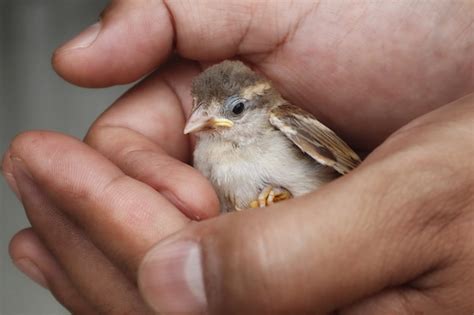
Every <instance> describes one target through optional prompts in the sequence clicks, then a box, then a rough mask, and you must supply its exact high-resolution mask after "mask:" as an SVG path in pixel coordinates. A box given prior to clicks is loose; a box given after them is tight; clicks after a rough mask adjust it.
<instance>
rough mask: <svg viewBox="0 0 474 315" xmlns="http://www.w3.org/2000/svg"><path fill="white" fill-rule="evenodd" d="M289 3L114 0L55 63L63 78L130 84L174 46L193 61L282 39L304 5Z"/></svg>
mask: <svg viewBox="0 0 474 315" xmlns="http://www.w3.org/2000/svg"><path fill="white" fill-rule="evenodd" d="M288 7H289V4H288V5H287V4H284V3H281V5H279V6H276V7H274V8H273V10H269V9H268V5H267V4H265V3H264V2H260V1H244V2H242V1H236V0H232V1H216V0H214V1H202V2H201V1H200V2H195V1H146V0H139V1H137V0H116V1H113V2H112V3H111V4H110V5H109V6H108V7H107V8H106V9H105V10H104V12H103V13H102V15H101V20H100V22H99V23H98V24H95V25H93V26H92V27H90V28H88V29H87V30H85V31H84V32H83V33H81V34H80V35H79V36H78V37H76V38H75V39H73V40H72V41H70V42H69V43H67V44H65V45H64V46H62V47H60V48H59V49H58V50H57V51H56V52H55V54H54V56H53V66H54V68H55V69H56V71H57V72H58V73H59V74H60V75H61V76H63V77H64V78H65V79H66V80H69V81H71V82H73V83H75V84H78V85H82V86H89V87H92V86H94V87H100V86H109V85H114V84H122V83H127V82H132V81H135V80H137V79H138V78H140V77H142V76H143V75H145V74H146V73H149V72H151V70H153V69H154V68H156V67H157V66H158V65H159V64H160V63H162V62H163V61H164V59H165V58H166V57H167V56H168V54H169V53H170V52H171V51H172V49H173V45H175V46H176V48H177V50H178V52H179V53H180V54H181V55H183V56H185V57H188V58H190V59H194V60H196V59H206V60H216V59H225V58H227V57H231V56H233V55H235V54H238V53H260V52H261V53H265V52H268V51H269V50H272V48H274V47H275V46H277V45H278V43H279V42H281V41H282V39H283V38H284V37H285V35H286V34H287V32H288V30H289V29H290V27H289V26H288V25H287V24H290V23H291V22H290V21H293V23H296V22H297V19H296V18H294V19H292V17H293V14H294V15H298V14H300V15H302V12H303V11H304V10H303V9H304V8H301V7H303V5H293V7H292V10H291V11H288V10H287V9H288ZM274 10H276V11H278V12H276V15H275V16H278V13H279V12H285V13H287V14H282V15H280V18H279V19H278V20H275V18H274V16H273V13H274ZM288 12H291V13H292V14H291V15H290V14H288ZM270 15H271V16H270ZM264 21H265V23H263V22H264ZM269 25H271V26H272V27H270V26H269ZM268 30H271V31H268Z"/></svg>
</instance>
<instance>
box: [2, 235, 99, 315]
mask: <svg viewBox="0 0 474 315" xmlns="http://www.w3.org/2000/svg"><path fill="white" fill-rule="evenodd" d="M9 252H10V257H11V258H12V260H13V262H14V264H15V265H16V266H17V268H18V269H20V270H21V271H22V272H23V273H25V274H26V275H27V276H28V277H30V278H31V279H32V280H33V281H35V282H37V283H38V284H40V285H41V286H43V287H45V288H46V289H48V290H50V291H51V293H52V294H53V295H54V297H55V298H56V299H57V300H58V302H59V303H61V304H62V305H63V306H64V307H65V308H67V309H68V310H69V311H70V312H71V313H73V314H93V313H95V310H94V308H93V307H92V306H91V305H90V304H89V302H87V301H86V300H85V299H84V297H82V296H81V295H80V294H79V292H78V291H77V289H76V288H75V287H74V286H73V284H72V283H71V281H70V280H69V278H68V276H67V275H66V273H65V272H64V270H63V269H62V268H61V266H60V265H59V264H58V262H57V261H56V259H55V258H54V257H53V256H52V255H51V253H50V252H49V251H48V249H46V248H45V247H44V245H43V244H42V243H41V241H40V240H39V239H38V237H37V236H36V234H35V233H34V232H33V230H32V229H31V228H28V229H24V230H22V231H20V232H18V233H17V234H16V235H15V236H14V237H13V239H12V240H11V241H10V247H9Z"/></svg>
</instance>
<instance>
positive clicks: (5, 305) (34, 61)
mask: <svg viewBox="0 0 474 315" xmlns="http://www.w3.org/2000/svg"><path fill="white" fill-rule="evenodd" d="M106 3H107V1H105V0H56V1H55V0H50V1H48V0H0V151H1V152H2V153H3V152H4V151H5V150H6V149H7V147H8V143H9V142H10V140H11V139H12V138H13V137H14V136H15V135H16V134H17V133H19V132H21V131H23V130H28V129H48V130H57V131H60V132H64V133H67V134H71V135H75V136H77V137H82V136H83V135H84V133H85V132H86V130H87V127H88V125H89V124H90V123H91V122H92V121H93V120H94V118H95V117H97V116H98V115H99V114H100V113H101V112H102V111H103V110H104V109H105V108H106V107H107V106H108V105H110V104H111V103H112V102H113V100H114V99H116V98H117V97H118V96H119V95H120V94H121V93H122V91H124V89H125V87H114V88H109V89H100V90H98V89H97V90H94V89H83V88H79V87H75V86H73V85H71V84H68V83H66V82H64V81H63V80H62V79H61V78H60V77H58V76H57V75H56V73H55V72H54V71H53V70H52V68H51V64H50V59H51V54H52V52H53V51H54V49H55V48H56V47H57V46H58V45H60V44H61V43H62V42H64V41H66V40H67V39H69V38H71V37H72V36H74V35H75V34H76V33H78V32H79V31H80V30H81V29H83V28H85V27H87V26H88V25H89V24H92V23H94V22H95V21H96V20H97V17H98V14H99V13H100V12H101V11H102V9H103V8H104V7H105V5H106ZM0 215H1V217H0V257H1V259H0V314H1V315H19V314H34V315H41V314H45V315H46V314H48V315H49V314H67V311H66V310H64V309H63V308H62V307H61V306H59V304H58V303H57V302H56V301H55V300H54V299H53V298H52V296H51V295H50V293H49V291H47V290H44V289H42V288H41V287H40V286H38V285H36V284H35V283H33V282H32V281H30V280H28V279H27V278H26V277H25V276H24V275H22V274H21V273H20V272H19V271H17V270H16V269H15V267H14V266H13V264H12V263H11V261H10V258H9V256H8V242H9V240H10V238H11V237H12V236H13V235H14V234H15V233H16V232H17V231H19V230H20V229H22V228H24V227H27V226H29V224H28V221H27V220H26V217H25V215H24V212H23V208H22V207H21V205H20V203H19V202H18V201H17V200H16V198H15V195H14V194H13V193H12V192H11V191H10V190H9V188H8V187H7V185H6V184H5V182H4V181H3V180H0Z"/></svg>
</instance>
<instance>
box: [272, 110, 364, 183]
mask: <svg viewBox="0 0 474 315" xmlns="http://www.w3.org/2000/svg"><path fill="white" fill-rule="evenodd" d="M270 123H271V124H272V125H273V126H274V127H276V128H278V129H279V130H280V131H281V132H282V133H283V134H285V136H287V137H288V138H289V139H290V140H291V141H292V142H293V143H294V144H295V145H296V146H298V147H299V148H300V149H301V150H302V151H303V152H305V153H306V154H308V155H309V156H311V157H312V158H313V159H315V160H316V161H317V162H319V163H321V164H323V165H327V166H330V167H332V168H334V169H335V170H336V171H338V172H339V173H341V174H346V173H347V172H349V171H350V170H352V169H353V168H355V167H356V166H357V165H358V164H359V163H360V158H359V156H358V155H357V154H356V153H355V152H354V151H353V150H352V149H351V148H350V147H349V146H348V145H347V144H346V143H345V142H344V141H343V140H342V139H341V138H339V137H338V136H337V135H336V134H335V133H334V132H333V131H332V130H331V129H329V128H328V127H326V126H324V125H323V124H322V123H320V122H319V121H318V120H317V119H316V118H315V117H314V116H313V115H311V114H310V113H308V112H306V111H304V110H302V109H300V108H298V107H296V106H294V105H291V104H288V103H286V104H282V105H279V106H276V107H274V108H273V109H272V110H271V112H270Z"/></svg>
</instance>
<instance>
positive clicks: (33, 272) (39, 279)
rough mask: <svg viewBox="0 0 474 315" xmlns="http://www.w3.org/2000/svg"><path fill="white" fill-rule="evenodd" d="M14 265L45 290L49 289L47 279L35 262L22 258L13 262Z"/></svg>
mask: <svg viewBox="0 0 474 315" xmlns="http://www.w3.org/2000/svg"><path fill="white" fill-rule="evenodd" d="M13 263H14V264H15V266H16V267H17V268H18V269H19V270H20V271H21V272H23V273H24V274H25V275H27V276H28V278H30V279H31V280H33V281H34V282H36V283H37V284H39V285H40V286H42V287H43V288H45V289H48V282H47V281H46V278H45V277H44V275H43V273H42V272H41V270H40V269H39V268H38V266H37V265H36V264H35V263H34V262H32V261H31V260H29V259H28V258H20V259H17V260H15V261H13Z"/></svg>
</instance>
